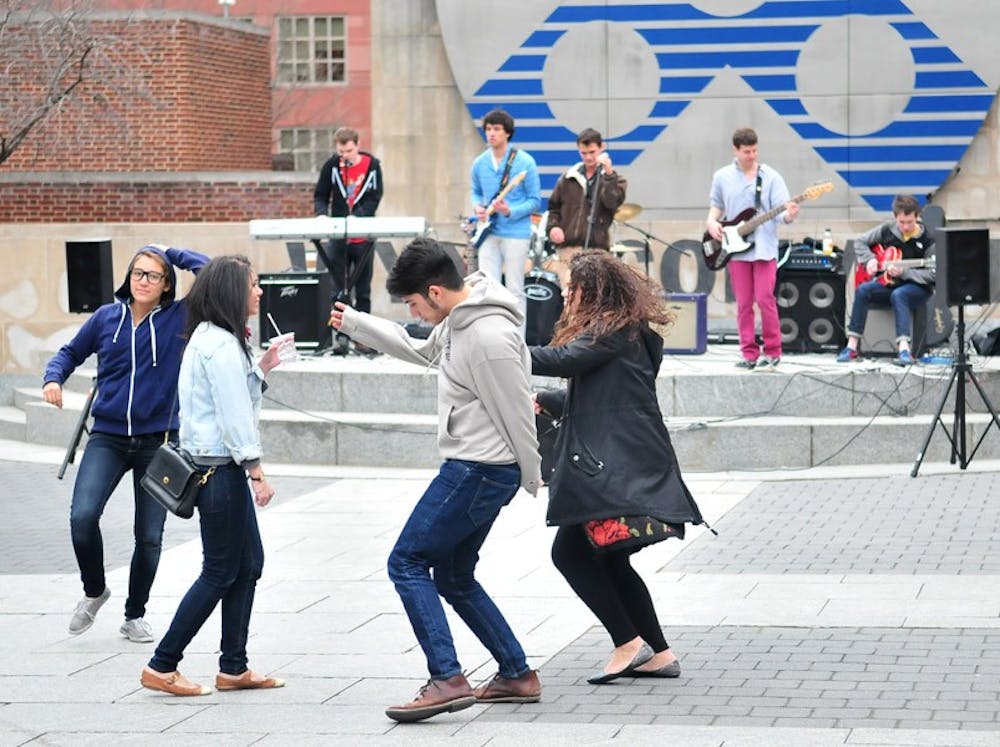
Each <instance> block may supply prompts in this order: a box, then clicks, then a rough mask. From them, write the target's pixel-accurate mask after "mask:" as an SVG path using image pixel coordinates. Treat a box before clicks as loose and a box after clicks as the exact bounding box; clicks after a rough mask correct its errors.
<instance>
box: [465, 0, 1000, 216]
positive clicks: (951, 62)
mask: <svg viewBox="0 0 1000 747" xmlns="http://www.w3.org/2000/svg"><path fill="white" fill-rule="evenodd" d="M849 15H853V16H870V17H875V18H880V19H884V22H885V23H886V24H887V25H888V28H891V29H893V30H894V31H895V32H896V33H898V34H899V38H900V40H901V42H902V43H903V44H905V45H907V46H908V47H909V51H910V55H911V57H912V60H913V65H914V70H915V79H914V84H913V90H912V92H911V95H910V100H909V102H908V103H907V105H906V106H905V108H904V110H903V111H902V112H901V113H900V115H899V116H898V117H897V118H896V119H895V121H893V122H891V123H889V124H888V125H887V126H886V127H884V128H882V129H881V130H880V131H878V132H873V133H867V134H865V135H863V136H859V135H854V136H852V135H848V134H846V133H840V132H835V131H832V130H830V129H829V128H828V127H826V126H824V125H822V124H820V123H819V122H817V121H816V120H815V119H814V118H813V117H812V116H811V115H810V113H809V111H808V108H807V107H806V105H805V104H804V103H803V101H802V99H801V96H802V95H805V93H804V92H800V88H799V82H798V80H797V77H796V65H797V64H798V62H799V57H800V54H801V52H802V49H803V48H804V46H805V45H806V44H807V43H808V41H809V39H810V37H811V36H812V35H813V34H814V33H815V32H816V31H817V30H819V29H820V28H822V26H823V24H824V23H827V22H829V21H831V20H833V19H841V18H844V17H846V16H849ZM599 21H601V22H607V23H614V24H622V25H624V27H625V28H627V29H629V30H631V31H634V32H635V33H636V34H638V35H639V36H640V37H641V38H642V39H643V40H644V41H645V42H646V43H647V44H648V45H649V47H650V50H651V52H652V54H654V55H655V59H656V61H657V65H658V67H659V69H660V85H659V92H658V96H657V97H656V99H655V100H652V101H650V102H649V111H648V114H647V115H646V118H645V120H644V121H642V122H640V123H639V124H638V125H637V126H636V127H634V128H633V129H632V131H631V132H628V133H626V134H624V135H621V136H618V137H615V138H609V143H613V144H614V156H615V161H616V162H617V163H621V164H623V165H628V164H631V163H634V162H635V161H636V160H637V159H638V158H639V157H640V156H641V155H642V153H643V152H644V150H645V149H646V147H647V146H648V145H649V144H650V143H652V142H653V141H655V140H656V139H657V138H659V137H661V136H662V135H663V133H664V132H665V131H667V130H669V128H670V127H671V125H672V124H673V123H674V121H675V120H676V118H677V117H679V116H680V115H681V114H682V113H683V112H685V111H686V110H687V108H688V106H689V105H690V104H691V103H692V102H693V101H695V100H696V98H697V97H698V95H699V94H701V93H702V92H703V91H704V90H705V89H706V88H707V87H708V86H709V85H710V84H711V83H712V81H713V80H714V79H715V78H716V76H717V75H718V74H719V73H720V72H721V71H723V70H727V69H728V70H732V71H735V72H736V73H737V74H738V75H740V77H741V78H742V79H743V81H744V82H745V83H746V84H747V86H749V88H750V89H751V90H752V91H753V92H755V93H757V94H760V96H761V98H762V99H763V100H764V101H766V103H767V104H768V105H769V106H770V108H771V109H772V110H773V111H774V112H775V113H776V114H777V115H779V116H780V117H782V118H783V119H784V120H785V121H786V122H787V123H788V125H789V127H790V128H791V129H792V130H793V131H794V132H796V133H797V134H798V135H799V137H801V138H803V139H804V140H805V141H806V142H808V143H809V144H810V145H811V146H812V147H813V149H814V150H815V152H816V153H817V155H818V156H819V157H820V158H822V159H823V160H824V161H825V162H826V163H827V164H829V165H830V167H831V170H832V171H836V172H837V173H838V174H840V176H842V177H843V179H845V180H846V182H847V183H848V184H849V185H850V186H851V187H852V188H854V189H856V191H857V194H859V195H861V196H862V197H863V199H864V200H865V201H866V202H867V203H868V204H869V205H870V206H871V207H872V208H874V209H875V210H879V211H881V210H884V209H886V208H887V207H888V205H889V202H890V201H891V199H892V195H893V194H894V193H895V192H912V193H915V194H918V195H924V194H927V193H928V192H933V191H934V190H935V189H937V187H939V186H940V185H941V183H942V182H943V181H944V180H945V179H946V178H947V177H948V175H949V174H950V173H952V171H953V170H954V167H955V165H956V163H957V162H958V160H959V159H960V158H961V157H962V155H963V154H964V152H965V150H966V149H967V147H968V145H969V143H970V142H971V140H972V138H973V137H974V136H975V135H976V133H977V132H978V130H979V128H980V126H981V125H982V122H983V120H984V119H985V116H986V114H987V112H988V111H989V108H990V106H991V105H992V102H993V98H994V91H992V90H991V89H990V88H989V86H988V85H987V84H986V83H985V82H984V81H983V79H982V78H981V77H980V76H979V75H977V74H976V72H975V71H973V70H971V69H970V68H969V67H968V66H967V65H966V64H965V63H964V62H963V61H962V59H961V58H960V56H959V55H958V54H956V52H955V51H954V50H952V49H951V48H949V47H948V46H947V44H946V43H945V42H944V41H943V40H941V39H939V38H938V37H937V35H936V34H935V33H934V31H933V29H931V28H929V27H928V26H927V25H926V24H925V23H924V22H923V21H922V20H921V19H919V18H917V17H916V16H915V15H914V14H913V12H912V10H911V9H910V8H909V7H908V6H907V4H906V2H904V0H790V1H781V0H771V1H770V2H767V1H765V2H763V3H761V4H760V5H758V6H757V7H755V8H753V9H752V10H749V11H748V12H746V13H744V14H742V15H739V16H718V17H716V16H713V15H712V14H710V13H707V12H705V11H703V10H700V9H699V8H696V7H695V6H694V5H692V4H691V3H689V2H661V3H653V2H646V3H641V2H634V3H630V2H614V1H613V0H610V1H609V2H606V3H604V4H594V5H584V4H572V3H568V4H565V5H561V6H559V7H557V8H556V9H555V10H553V11H552V12H551V13H550V14H549V16H548V17H547V18H546V19H545V21H544V22H543V23H542V24H541V26H539V27H538V28H535V29H532V30H531V31H530V32H529V33H528V34H527V35H526V37H525V38H524V41H523V42H521V44H520V46H519V47H518V48H517V49H514V50H512V51H511V53H510V56H509V57H508V58H507V59H506V60H504V61H503V63H502V64H501V65H500V66H499V68H497V70H496V72H494V73H493V74H492V75H490V76H489V78H488V79H487V80H485V81H484V82H483V83H482V84H481V85H480V86H479V87H478V89H477V90H476V91H475V93H474V94H473V95H472V96H471V97H470V98H469V100H468V101H466V106H467V107H468V110H469V114H470V115H471V116H472V117H473V118H474V119H476V120H479V119H481V118H482V116H483V115H484V114H486V112H488V111H489V110H491V109H493V108H496V107H501V108H503V109H506V110H507V111H508V112H510V114H511V115H512V116H513V117H514V118H515V119H516V120H517V142H518V144H519V145H520V146H521V147H524V148H525V149H527V150H528V151H529V152H530V153H531V154H532V155H533V156H534V157H535V160H536V162H537V163H538V166H539V172H540V175H541V181H542V188H543V190H546V193H547V192H548V190H551V188H552V187H553V186H554V185H555V182H556V180H557V179H558V177H559V174H560V173H561V172H562V171H563V170H565V168H567V167H568V166H570V165H571V164H573V163H574V162H576V161H577V160H578V154H577V152H576V149H575V147H574V142H575V139H576V135H575V133H573V132H571V131H570V130H569V129H568V128H567V127H566V126H565V125H564V124H562V123H560V122H559V121H558V120H557V117H556V115H555V113H554V112H553V110H552V108H551V106H550V102H549V101H548V100H547V98H546V91H545V84H544V70H545V66H546V62H547V60H548V56H549V55H550V54H551V51H552V49H553V48H554V47H555V46H556V45H557V44H558V43H559V41H560V40H561V39H563V38H564V36H565V35H566V34H567V33H568V32H569V31H571V30H572V29H573V27H574V26H575V25H579V24H586V23H593V22H599ZM595 104H596V105H598V106H601V107H604V108H609V107H613V106H614V100H613V99H607V98H603V97H602V98H599V99H598V100H597V101H596V102H595Z"/></svg>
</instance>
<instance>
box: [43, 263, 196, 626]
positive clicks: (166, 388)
mask: <svg viewBox="0 0 1000 747" xmlns="http://www.w3.org/2000/svg"><path fill="white" fill-rule="evenodd" d="M207 263H208V257H206V256H205V255H204V254H200V253H199V252H193V251H189V250H184V249H168V248H165V247H161V246H157V245H152V244H150V245H147V246H144V247H143V248H142V249H140V250H139V251H138V252H137V253H136V254H135V256H134V257H133V258H132V261H131V262H129V266H128V271H127V272H126V273H125V280H124V282H123V283H122V285H121V287H120V288H119V289H118V290H117V291H115V299H114V301H113V302H112V303H109V304H105V305H104V306H101V307H100V308H99V309H97V311H95V312H94V313H93V315H92V316H91V317H90V318H89V319H88V320H87V321H86V322H84V324H83V326H82V327H81V328H80V331H79V332H77V334H76V336H75V337H74V338H73V339H72V340H71V341H70V342H68V343H67V344H66V345H63V346H62V348H60V349H59V352H57V353H56V354H55V355H54V356H53V357H52V360H50V361H49V363H48V366H46V368H45V378H44V381H43V386H42V395H43V396H44V398H45V401H46V402H48V403H49V404H52V405H55V406H56V407H62V404H63V397H62V387H63V384H64V383H65V382H66V380H67V379H68V378H69V377H70V375H71V374H72V373H73V371H74V370H75V369H76V368H77V367H78V366H80V365H81V364H82V363H83V362H84V361H86V360H87V359H88V358H89V357H90V356H91V355H95V354H96V355H97V395H96V396H95V397H94V404H93V409H92V413H93V416H94V424H93V426H92V427H91V430H90V436H89V437H88V439H87V446H86V448H85V449H84V452H83V458H82V459H81V460H80V467H79V470H78V471H77V476H76V483H75V485H74V486H73V500H72V503H71V505H70V532H71V535H72V538H73V550H74V552H75V553H76V560H77V564H78V565H79V566H80V578H81V580H82V581H83V593H84V597H83V599H81V600H80V602H79V603H78V604H77V606H76V609H75V610H74V612H73V617H72V618H71V620H70V623H69V632H70V633H71V634H72V635H79V634H80V633H83V632H84V631H86V630H88V629H89V628H90V626H91V625H93V624H94V618H95V617H96V615H97V611H98V610H99V609H100V608H101V606H102V605H103V604H104V603H105V602H106V601H107V600H108V597H110V596H111V590H110V589H108V587H107V584H106V583H105V577H104V545H103V541H102V538H101V528H100V519H101V514H102V513H103V512H104V506H105V504H107V502H108V499H109V498H110V497H111V494H112V493H113V492H114V490H115V488H116V487H117V486H118V483H119V482H120V481H121V479H122V477H123V476H124V475H125V473H126V472H128V471H129V470H131V471H132V481H133V489H134V495H135V522H134V532H135V550H134V551H133V554H132V565H131V569H130V573H129V588H128V597H127V598H126V600H125V621H124V622H123V623H122V626H121V628H120V632H121V634H122V635H123V636H125V637H126V638H128V639H129V640H131V641H135V642H137V643H150V642H152V640H153V632H152V630H151V629H150V627H149V624H148V623H147V622H146V621H145V619H144V617H145V614H146V602H147V601H148V600H149V590H150V588H151V587H152V586H153V579H154V578H155V576H156V568H157V565H158V564H159V562H160V545H161V542H162V538H163V523H164V521H165V519H166V510H165V509H164V508H163V507H162V506H160V504H158V503H157V502H156V501H155V500H153V498H152V497H150V496H149V494H148V493H146V491H145V490H143V488H142V487H141V485H140V484H139V478H141V477H142V475H143V474H145V472H146V467H147V466H148V465H149V462H150V460H151V459H152V458H153V454H154V453H155V452H156V449H157V448H158V447H159V445H160V444H162V443H163V440H164V438H165V437H169V438H170V439H172V440H174V441H176V439H177V428H178V419H177V410H176V407H175V398H176V394H177V374H178V371H179V369H180V365H181V356H182V354H183V352H184V338H183V332H184V321H185V313H184V302H183V301H177V300H175V293H176V288H177V278H176V275H175V272H174V271H175V268H180V269H182V270H190V271H192V272H197V271H198V270H199V269H200V268H201V267H203V266H204V265H205V264H207Z"/></svg>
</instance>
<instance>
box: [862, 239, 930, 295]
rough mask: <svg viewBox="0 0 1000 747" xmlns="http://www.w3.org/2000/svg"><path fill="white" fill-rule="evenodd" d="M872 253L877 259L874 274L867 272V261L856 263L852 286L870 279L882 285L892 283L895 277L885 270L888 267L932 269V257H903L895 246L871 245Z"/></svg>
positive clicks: (901, 252)
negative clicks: (876, 267)
mask: <svg viewBox="0 0 1000 747" xmlns="http://www.w3.org/2000/svg"><path fill="white" fill-rule="evenodd" d="M872 254H874V255H875V259H876V260H878V269H877V270H875V272H874V274H873V273H870V272H868V268H867V266H866V265H867V264H868V263H867V262H866V263H864V264H861V263H860V262H859V263H858V267H857V269H856V270H855V271H854V287H855V288H857V287H858V286H859V285H861V284H862V283H867V282H869V281H870V280H877V281H878V282H880V283H881V284H882V285H893V284H895V282H896V278H894V277H892V276H891V275H890V274H889V273H888V272H887V270H888V269H889V268H890V267H899V268H901V269H905V268H907V267H929V268H930V269H932V270H933V269H934V257H925V258H923V259H903V251H902V249H900V248H899V247H897V246H885V247H883V246H882V245H881V244H876V245H875V246H873V247H872Z"/></svg>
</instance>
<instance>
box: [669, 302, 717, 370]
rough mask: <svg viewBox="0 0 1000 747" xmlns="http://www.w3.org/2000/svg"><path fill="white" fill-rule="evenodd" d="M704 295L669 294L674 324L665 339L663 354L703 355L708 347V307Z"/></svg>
mask: <svg viewBox="0 0 1000 747" xmlns="http://www.w3.org/2000/svg"><path fill="white" fill-rule="evenodd" d="M707 298H708V297H707V296H706V295H705V294H704V293H668V294H667V308H668V309H670V311H671V313H672V314H673V315H674V317H675V318H674V323H673V325H672V326H671V327H670V329H668V330H667V334H666V337H664V338H663V353H664V354H665V355H666V354H672V355H701V354H702V353H704V352H705V348H706V346H707V345H708V310H707V309H708V307H707Z"/></svg>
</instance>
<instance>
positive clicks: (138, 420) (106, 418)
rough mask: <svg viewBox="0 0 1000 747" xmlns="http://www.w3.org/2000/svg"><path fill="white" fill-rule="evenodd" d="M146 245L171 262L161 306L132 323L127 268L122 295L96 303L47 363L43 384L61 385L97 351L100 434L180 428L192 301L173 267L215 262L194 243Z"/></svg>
mask: <svg viewBox="0 0 1000 747" xmlns="http://www.w3.org/2000/svg"><path fill="white" fill-rule="evenodd" d="M140 251H152V252H155V253H156V254H157V255H159V256H160V257H162V258H163V260H164V261H165V262H166V265H167V268H168V279H169V282H170V289H169V290H167V291H164V293H163V296H162V297H161V299H160V305H159V306H157V307H156V308H155V309H153V310H152V311H151V312H150V313H149V314H148V315H147V316H146V318H145V319H143V320H142V322H141V323H140V324H139V326H138V327H133V325H132V312H131V310H130V309H129V301H130V300H131V295H132V291H131V285H130V284H129V273H128V272H126V273H125V282H124V283H122V285H121V287H120V288H119V289H118V290H117V291H115V300H114V301H113V302H112V303H109V304H105V305H104V306H101V307H100V308H99V309H97V311H95V312H94V313H93V315H92V316H91V317H90V318H89V319H88V320H87V321H86V322H84V324H83V326H82V327H81V328H80V331H79V332H77V333H76V336H75V337H74V338H73V339H72V340H71V341H70V342H68V343H67V344H66V345H63V346H62V347H61V348H60V349H59V352H57V353H56V354H55V355H54V356H53V357H52V360H50V361H49V364H48V365H47V366H46V367H45V378H44V380H43V382H42V385H43V386H44V385H45V384H48V383H49V382H50V381H54V382H56V383H58V384H59V385H60V386H61V385H62V384H64V383H65V382H66V379H68V378H69V377H70V375H71V374H72V373H73V371H74V370H75V369H76V368H77V366H79V365H81V364H82V363H83V362H84V361H85V360H87V358H89V357H90V356H91V355H92V354H94V353H96V354H97V396H96V397H94V405H93V409H92V413H93V415H94V425H93V428H91V430H92V431H93V432H95V433H109V434H111V435H115V436H142V435H147V434H152V433H163V432H164V431H166V430H168V429H169V430H175V429H177V428H178V420H177V413H176V408H175V407H174V396H175V394H176V392H177V374H178V371H179V370H180V366H181V356H182V355H183V353H184V345H185V340H184V321H185V304H184V301H183V299H182V300H180V301H175V300H174V294H175V292H176V288H177V275H176V273H175V272H174V267H175V266H176V267H179V268H180V269H182V270H190V271H192V272H197V271H198V270H200V269H201V268H202V267H204V266H205V265H206V264H208V257H207V256H205V255H204V254H201V253H200V252H194V251H190V250H187V249H167V250H166V251H165V252H164V251H163V250H161V249H160V248H159V247H155V246H144V247H143V248H142V249H140ZM131 266H132V263H131V262H130V263H129V268H130V269H131Z"/></svg>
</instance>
